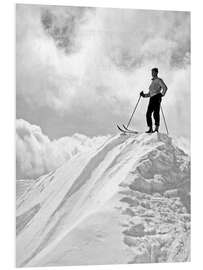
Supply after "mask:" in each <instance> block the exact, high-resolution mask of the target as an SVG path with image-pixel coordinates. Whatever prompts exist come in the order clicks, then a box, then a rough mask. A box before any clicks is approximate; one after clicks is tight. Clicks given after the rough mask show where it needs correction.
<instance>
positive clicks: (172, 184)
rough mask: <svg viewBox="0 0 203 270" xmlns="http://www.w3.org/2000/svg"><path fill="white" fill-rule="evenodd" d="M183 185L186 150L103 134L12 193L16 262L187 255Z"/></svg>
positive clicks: (146, 138)
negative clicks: (92, 144)
mask: <svg viewBox="0 0 203 270" xmlns="http://www.w3.org/2000/svg"><path fill="white" fill-rule="evenodd" d="M189 191H190V157H189V156H188V155H187V154H186V153H185V152H184V151H183V150H181V149H180V148H178V147H177V146H174V144H173V140H172V138H170V137H168V136H167V135H164V134H160V133H158V134H157V133H154V134H138V135H128V136H122V135H121V136H120V135H117V136H115V137H110V138H108V140H107V141H106V142H104V144H103V145H101V146H100V147H99V148H97V149H92V150H91V151H88V152H81V153H80V154H78V155H76V156H75V157H74V158H72V159H71V160H69V161H68V162H67V163H65V164H64V165H63V166H61V167H60V168H58V169H57V170H55V171H52V172H50V173H49V174H48V175H45V176H42V177H40V178H39V179H38V180H37V181H36V183H35V184H34V185H33V186H32V187H31V188H30V190H28V191H27V192H26V193H24V194H23V196H21V197H20V198H19V200H18V201H17V235H18V236H17V264H18V266H48V265H49V266H50V265H74V264H75V265H77V264H111V263H136V262H162V261H163V262H164V261H185V260H188V259H189V231H190V228H189V219H190V216H189V213H190V192H189ZM177 239H179V240H177ZM180 243H181V245H182V246H183V247H184V248H183V249H182V251H181V250H180V251H179V253H176V252H175V250H176V249H178V250H179V248H180ZM97 252H98V253H99V254H101V253H102V254H103V256H98V254H97Z"/></svg>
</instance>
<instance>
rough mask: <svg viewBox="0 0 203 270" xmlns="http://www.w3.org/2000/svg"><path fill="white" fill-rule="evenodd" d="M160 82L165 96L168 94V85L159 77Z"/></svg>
mask: <svg viewBox="0 0 203 270" xmlns="http://www.w3.org/2000/svg"><path fill="white" fill-rule="evenodd" d="M159 84H160V86H161V88H162V95H163V96H164V95H165V94H166V91H167V89H168V87H167V86H166V84H165V83H164V81H163V80H162V79H159Z"/></svg>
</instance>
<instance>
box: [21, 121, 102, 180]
mask: <svg viewBox="0 0 203 270" xmlns="http://www.w3.org/2000/svg"><path fill="white" fill-rule="evenodd" d="M106 139H107V138H106V137H94V138H91V139H90V138H88V137H86V136H84V135H80V134H75V135H74V136H72V137H64V138H60V139H58V140H53V141H51V140H50V139H49V138H48V136H46V135H44V134H43V133H42V130H41V128H40V127H38V126H36V125H31V124H30V123H28V122H27V121H25V120H23V119H18V120H17V121H16V164H17V165H16V176H17V179H21V178H22V179H25V178H28V179H31V178H36V177H38V176H40V175H42V174H45V173H48V172H49V171H51V170H54V169H56V168H58V167H59V166H61V165H62V164H63V163H64V162H66V161H68V160H69V159H70V158H71V157H73V156H74V155H76V154H77V153H79V152H82V151H88V150H90V149H92V148H95V147H98V146H99V145H101V144H102V143H103V142H104V141H105V140H106Z"/></svg>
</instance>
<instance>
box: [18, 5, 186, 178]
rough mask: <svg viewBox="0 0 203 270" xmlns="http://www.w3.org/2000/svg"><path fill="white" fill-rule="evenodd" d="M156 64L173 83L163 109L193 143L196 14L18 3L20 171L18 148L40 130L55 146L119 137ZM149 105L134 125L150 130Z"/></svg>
mask: <svg viewBox="0 0 203 270" xmlns="http://www.w3.org/2000/svg"><path fill="white" fill-rule="evenodd" d="M153 67H158V68H159V76H160V77H161V78H162V79H163V80H164V82H165V83H166V85H167V86H168V91H167V94H166V96H165V97H164V98H163V101H162V107H163V110H164V114H165V118H166V120H167V124H168V129H169V132H170V134H172V135H176V136H184V137H187V138H189V137H190V13H189V12H176V11H156V10H153V11H151V10H129V9H110V8H108V9H107V8H83V7H64V6H39V5H24V4H17V5H16V118H17V125H16V126H17V134H18V135H19V134H20V135H19V136H17V145H18V147H17V151H18V154H19V155H20V156H21V158H20V159H18V162H20V161H19V160H21V167H23V164H22V162H23V160H26V159H27V155H26V156H25V155H24V154H23V153H24V150H23V151H22V148H20V146H19V145H21V147H23V149H24V148H26V149H27V151H29V150H28V149H30V142H31V141H32V139H30V138H31V137H30V138H29V139H30V140H28V137H27V136H28V135H26V136H24V135H23V136H21V135H22V134H30V135H29V136H31V135H33V130H36V127H37V128H38V131H39V130H40V132H41V133H42V134H43V136H44V138H45V137H47V140H48V141H56V140H60V138H62V137H66V136H72V135H73V134H75V133H81V134H84V135H86V136H89V137H92V136H101V135H107V134H115V133H116V132H117V129H116V124H122V123H124V124H125V123H127V122H128V120H129V118H130V116H131V113H132V111H133V109H134V106H135V104H136V102H137V100H138V98H139V92H140V91H142V90H143V91H144V92H147V91H148V87H149V84H150V82H151V68H153ZM147 104H148V99H141V101H140V103H139V106H138V109H137V111H136V114H135V116H134V118H133V120H132V125H131V127H132V128H134V129H136V130H139V131H144V130H146V128H147V127H146V121H145V114H146V109H147ZM33 127H34V128H33ZM27 130H32V132H30V133H29V132H28V133H27ZM161 131H162V132H163V131H165V130H164V123H163V119H162V118H161ZM19 132H20V133H19ZM34 134H35V133H34ZM35 136H36V134H35ZM28 141H29V143H28ZM44 141H46V139H45V140H44ZM48 141H47V142H48ZM32 142H33V141H32ZM32 146H33V145H32ZM27 154H29V155H31V156H32V154H31V153H30V152H29V153H27ZM32 163H33V160H32V159H31V161H30V164H29V166H35V165H36V164H35V163H34V164H35V165H32ZM19 168H20V167H19ZM17 169H18V168H17ZM42 171H43V170H42ZM20 175H21V176H22V177H23V176H25V174H24V173H23V170H22V171H21V173H20ZM27 175H28V176H29V173H27V174H26V176H27ZM32 175H35V174H32Z"/></svg>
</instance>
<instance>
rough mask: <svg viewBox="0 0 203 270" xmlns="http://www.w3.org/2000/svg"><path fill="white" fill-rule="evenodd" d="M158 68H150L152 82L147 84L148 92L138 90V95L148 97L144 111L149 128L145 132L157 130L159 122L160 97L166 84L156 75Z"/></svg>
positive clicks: (164, 90)
mask: <svg viewBox="0 0 203 270" xmlns="http://www.w3.org/2000/svg"><path fill="white" fill-rule="evenodd" d="M158 72H159V71H158V68H153V69H152V82H151V84H150V86H149V92H148V93H146V94H144V92H143V91H142V92H140V96H142V97H149V98H150V99H149V105H148V108H147V113H146V120H147V125H148V127H149V130H148V131H146V133H152V132H155V131H157V132H158V131H159V124H160V114H159V113H160V106H161V99H162V97H163V96H164V95H165V94H166V91H167V89H168V88H167V86H166V85H165V83H164V81H163V80H162V79H161V78H159V77H158ZM152 113H153V116H154V120H155V130H154V131H153V128H152Z"/></svg>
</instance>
